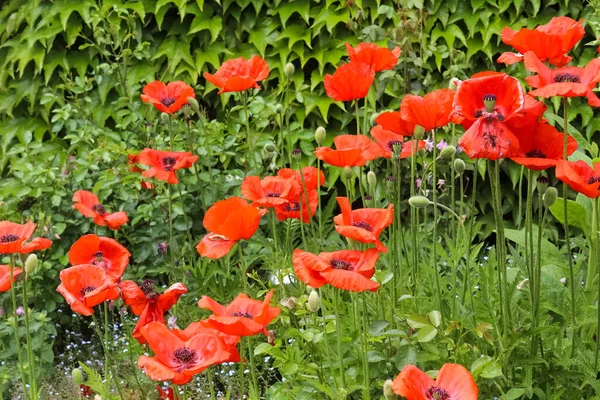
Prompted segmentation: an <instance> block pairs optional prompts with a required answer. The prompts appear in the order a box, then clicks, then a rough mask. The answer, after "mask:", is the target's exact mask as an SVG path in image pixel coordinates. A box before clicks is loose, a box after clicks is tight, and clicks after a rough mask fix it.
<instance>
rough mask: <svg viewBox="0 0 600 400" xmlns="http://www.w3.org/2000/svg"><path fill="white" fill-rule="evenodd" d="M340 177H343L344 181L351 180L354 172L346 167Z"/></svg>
mask: <svg viewBox="0 0 600 400" xmlns="http://www.w3.org/2000/svg"><path fill="white" fill-rule="evenodd" d="M342 176H343V177H344V179H345V180H349V179H352V177H353V176H354V171H352V168H351V167H348V166H346V167H344V169H343V170H342Z"/></svg>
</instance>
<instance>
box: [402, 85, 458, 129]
mask: <svg viewBox="0 0 600 400" xmlns="http://www.w3.org/2000/svg"><path fill="white" fill-rule="evenodd" d="M455 93H456V92H455V91H454V90H450V89H438V90H435V91H433V92H430V93H427V94H426V95H425V96H423V97H421V96H416V95H413V94H407V95H406V96H404V98H403V99H402V103H401V105H400V113H401V115H402V119H403V120H405V121H407V122H410V123H413V124H415V125H420V126H422V127H423V128H424V129H425V131H431V130H433V129H436V128H441V127H442V126H446V125H448V123H450V120H451V119H452V114H453V112H452V102H453V101H454V95H455Z"/></svg>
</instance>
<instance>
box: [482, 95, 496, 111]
mask: <svg viewBox="0 0 600 400" xmlns="http://www.w3.org/2000/svg"><path fill="white" fill-rule="evenodd" d="M483 105H484V106H485V111H487V112H489V113H491V112H493V111H494V108H496V95H495V94H491V93H488V94H486V95H484V96H483Z"/></svg>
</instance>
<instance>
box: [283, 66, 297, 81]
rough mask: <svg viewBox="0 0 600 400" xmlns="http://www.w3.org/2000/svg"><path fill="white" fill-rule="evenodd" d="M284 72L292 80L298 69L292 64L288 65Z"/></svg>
mask: <svg viewBox="0 0 600 400" xmlns="http://www.w3.org/2000/svg"><path fill="white" fill-rule="evenodd" d="M283 72H285V76H287V77H288V78H290V77H291V76H292V75H294V72H296V67H294V64H292V63H287V64H285V67H284V68H283Z"/></svg>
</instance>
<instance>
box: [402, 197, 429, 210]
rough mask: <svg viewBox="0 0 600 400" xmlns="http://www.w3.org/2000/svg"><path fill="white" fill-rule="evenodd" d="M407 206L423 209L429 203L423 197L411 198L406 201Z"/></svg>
mask: <svg viewBox="0 0 600 400" xmlns="http://www.w3.org/2000/svg"><path fill="white" fill-rule="evenodd" d="M408 204H410V205H411V206H413V207H416V208H425V207H427V206H428V205H429V204H431V202H430V201H429V199H428V198H427V197H425V196H412V197H411V198H410V199H408Z"/></svg>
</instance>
